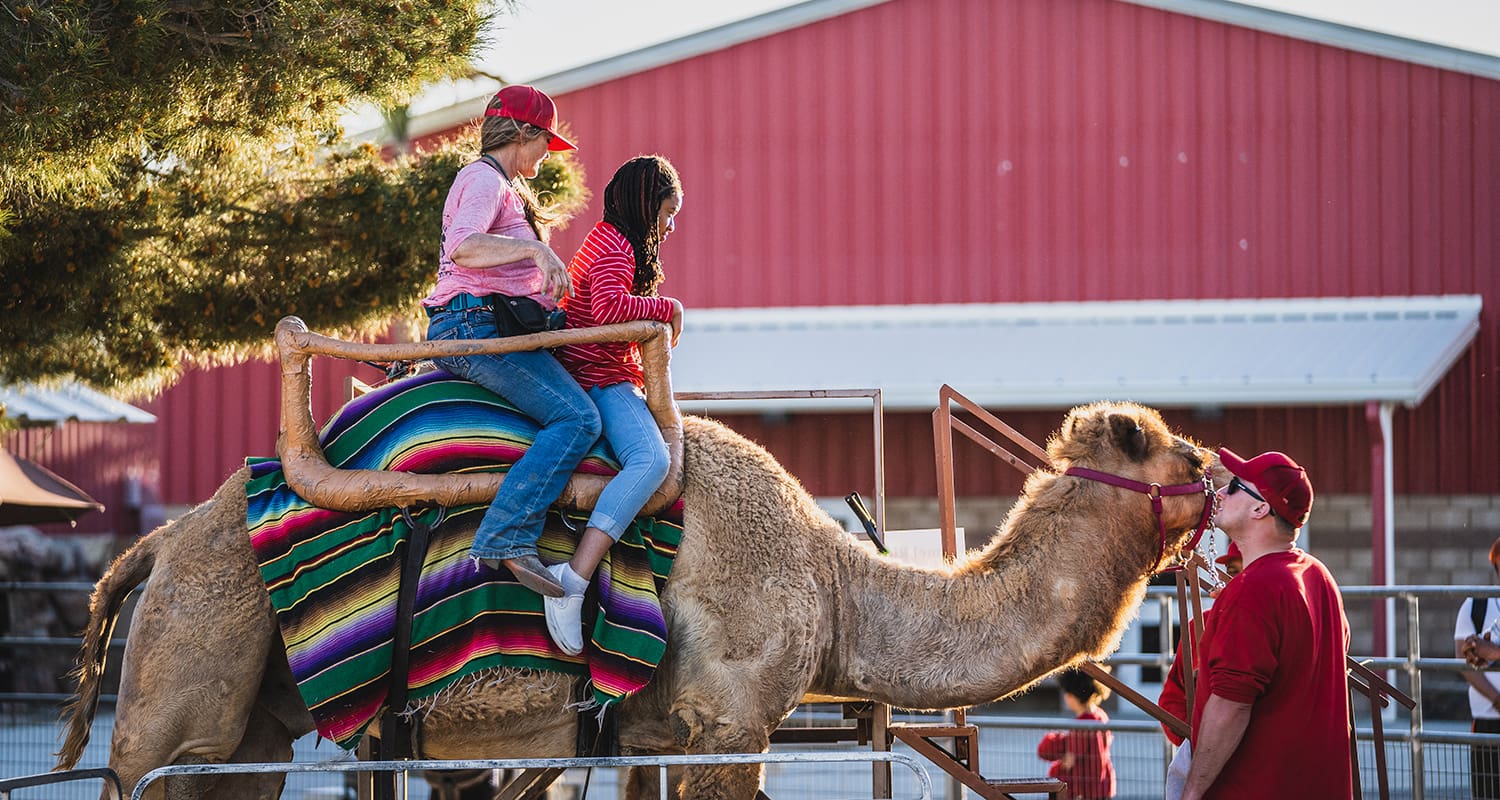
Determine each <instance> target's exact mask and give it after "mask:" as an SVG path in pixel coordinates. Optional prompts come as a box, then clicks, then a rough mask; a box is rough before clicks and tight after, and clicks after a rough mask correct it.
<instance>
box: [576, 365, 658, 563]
mask: <svg viewBox="0 0 1500 800" xmlns="http://www.w3.org/2000/svg"><path fill="white" fill-rule="evenodd" d="M589 399H591V400H593V401H594V405H595V406H597V407H598V408H599V419H600V420H602V421H603V422H604V439H605V441H608V442H609V447H610V449H611V450H613V451H615V458H618V459H619V460H620V473H619V474H618V475H616V476H614V477H613V478H610V480H609V483H608V485H606V486H605V487H604V491H602V492H600V493H599V500H598V502H597V503H595V504H594V513H593V514H591V515H589V527H591V528H598V529H599V530H601V531H604V532H605V533H607V534H609V536H610V538H611V539H614V540H615V541H619V539H620V535H621V534H623V533H624V532H625V528H626V527H628V526H629V525H630V523H631V522H632V521H634V520H635V516H636V514H639V513H640V511H641V506H643V505H645V504H646V501H647V500H649V499H651V495H652V493H654V492H655V491H656V490H657V489H659V488H661V482H662V481H663V480H665V479H666V477H667V470H668V469H670V468H671V466H672V464H671V457H670V456H669V455H668V454H667V443H666V442H664V441H662V438H661V428H659V427H657V424H656V418H655V417H652V416H651V410H650V409H649V408H647V407H646V396H645V395H643V394H641V390H640V389H638V388H636V386H635V384H632V383H615V384H611V385H609V386H595V387H594V388H592V389H589Z"/></svg>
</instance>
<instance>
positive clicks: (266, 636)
mask: <svg viewBox="0 0 1500 800" xmlns="http://www.w3.org/2000/svg"><path fill="white" fill-rule="evenodd" d="M232 483H233V481H231V484H232ZM210 502H211V503H213V504H214V506H216V507H212V508H210V507H207V506H202V507H200V508H199V510H198V511H195V512H194V513H193V514H192V515H189V517H186V518H184V519H183V520H180V521H179V522H177V523H174V524H173V525H171V526H168V527H167V528H163V529H161V530H158V531H157V532H155V533H154V534H152V535H153V536H161V537H165V541H162V542H160V543H159V544H158V547H157V554H158V555H157V560H156V565H155V568H154V569H153V571H152V575H151V578H150V580H149V581H148V583H147V585H146V590H145V592H144V593H143V594H142V596H141V599H140V601H139V603H138V604H137V607H136V611H135V615H134V618H133V621H132V624H131V629H130V632H129V635H128V637H127V639H126V646H125V665H124V669H123V671H122V673H121V677H120V694H119V703H118V705H117V707H116V716H115V730H114V737H113V742H112V745H111V748H110V759H109V764H110V767H112V768H113V769H114V770H115V772H116V773H117V774H118V775H119V776H120V779H121V780H122V781H123V782H124V783H125V786H126V787H128V788H129V787H134V785H135V783H136V782H137V781H139V780H140V778H141V776H143V775H144V774H145V773H146V772H148V771H150V770H152V769H155V768H157V767H161V766H165V765H168V764H173V763H188V762H189V761H190V760H196V761H199V762H200V763H201V762H208V763H217V762H223V761H228V760H229V759H230V758H232V757H233V756H234V755H235V753H236V751H237V750H239V749H240V747H241V741H242V740H243V739H244V738H245V731H246V726H247V724H248V723H249V722H250V721H251V718H252V715H253V714H254V713H255V707H256V700H257V697H258V695H259V693H260V690H261V687H262V679H263V677H264V676H265V673H266V664H267V658H268V656H269V654H270V650H271V647H272V643H273V642H274V641H275V638H276V637H275V632H276V627H275V618H274V616H273V614H272V612H271V604H270V599H269V598H268V596H267V595H266V590H265V586H264V584H263V583H262V582H261V578H260V572H259V570H258V569H257V567H256V562H255V554H254V552H253V551H252V550H251V548H250V542H249V538H248V537H247V536H246V535H245V527H244V508H245V506H244V492H243V489H240V490H239V491H238V492H235V491H232V490H230V489H229V487H226V490H221V491H220V493H219V495H218V496H217V497H215V499H214V500H213V501H210ZM268 714H269V715H270V716H274V711H268ZM263 719H264V717H262V716H257V722H259V721H262V720H263ZM249 747H250V748H251V749H254V750H256V751H257V752H269V751H271V750H275V749H276V748H275V747H274V746H270V745H266V744H264V743H260V742H259V741H258V740H255V741H252V742H251V743H250V745H249ZM267 748H269V750H268V749H267ZM150 796H151V797H161V796H162V794H161V790H160V786H159V785H158V786H154V787H153V792H152V794H151V795H150ZM187 796H189V797H196V796H201V794H199V795H194V794H188V795H187ZM212 796H214V797H219V796H223V795H220V794H218V793H217V792H216V793H214V794H213V795H212Z"/></svg>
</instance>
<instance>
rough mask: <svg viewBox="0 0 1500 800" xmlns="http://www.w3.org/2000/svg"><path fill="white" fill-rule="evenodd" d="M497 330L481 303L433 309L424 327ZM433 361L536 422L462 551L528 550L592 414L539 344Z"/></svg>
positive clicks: (456, 333)
mask: <svg viewBox="0 0 1500 800" xmlns="http://www.w3.org/2000/svg"><path fill="white" fill-rule="evenodd" d="M497 333H498V331H496V330H495V318H494V315H493V313H492V312H491V311H490V310H489V309H487V308H471V309H469V310H467V311H439V312H437V313H436V314H435V315H433V317H432V321H431V322H430V323H429V324H428V326H427V338H428V339H429V340H431V341H443V340H448V339H493V338H495V337H496V335H497ZM434 361H435V362H436V363H437V365H438V366H439V367H442V368H443V369H445V370H447V371H448V372H451V373H453V374H454V375H457V376H459V377H461V378H466V379H468V380H471V381H473V382H475V383H477V384H479V385H480V386H483V387H484V388H486V389H489V390H490V391H492V392H494V393H495V394H498V395H500V396H501V397H503V398H505V399H506V400H507V401H509V402H510V403H511V405H514V406H515V407H516V408H519V409H521V412H522V413H524V414H525V415H526V416H528V417H531V418H532V419H533V420H535V421H536V423H537V424H538V425H540V426H541V430H539V431H537V434H536V440H535V441H533V442H532V443H531V447H530V448H528V449H527V450H526V452H525V453H524V454H522V456H521V458H520V459H519V460H517V461H516V463H514V464H512V465H511V467H510V472H508V473H506V476H505V482H504V483H502V484H501V485H500V491H499V492H498V493H497V494H496V495H495V501H494V502H493V503H491V504H490V509H489V511H486V512H485V514H484V519H482V520H480V522H479V530H478V531H477V532H475V534H474V545H473V547H471V548H470V549H469V555H470V556H472V557H474V558H500V559H504V558H515V557H517V556H523V555H535V554H536V542H537V539H539V538H541V535H542V523H543V522H544V521H545V519H546V516H547V508H548V507H549V506H551V505H552V503H553V502H555V501H556V500H557V496H558V495H560V494H562V489H563V486H564V485H565V484H567V482H568V478H569V477H570V476H572V474H573V470H574V469H575V468H576V467H577V466H578V462H579V461H582V460H583V456H584V454H586V453H587V452H588V450H589V448H590V447H591V446H593V444H594V442H595V441H597V440H598V438H599V430H600V424H599V412H598V411H597V410H595V408H594V403H593V401H591V400H589V398H588V395H585V394H584V393H583V390H582V389H580V388H579V387H578V382H577V381H575V380H573V376H571V375H569V374H568V371H567V370H565V369H563V367H562V365H561V364H559V363H557V359H555V358H553V357H552V354H551V353H549V352H547V351H545V350H532V351H528V352H524V353H506V354H504V355H481V356H459V357H457V358H438V359H434Z"/></svg>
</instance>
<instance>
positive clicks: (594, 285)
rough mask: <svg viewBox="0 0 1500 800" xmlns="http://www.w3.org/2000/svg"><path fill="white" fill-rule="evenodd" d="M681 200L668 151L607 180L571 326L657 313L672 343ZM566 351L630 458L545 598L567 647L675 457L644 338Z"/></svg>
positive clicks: (573, 272)
mask: <svg viewBox="0 0 1500 800" xmlns="http://www.w3.org/2000/svg"><path fill="white" fill-rule="evenodd" d="M681 210H682V183H681V182H680V181H679V180H678V178H677V170H675V169H673V167H672V165H671V164H670V163H669V162H668V161H667V160H666V159H665V158H662V157H661V156H638V157H636V158H632V159H631V160H629V161H627V162H625V164H624V166H622V167H620V168H619V169H618V170H616V171H615V175H614V177H613V178H611V179H610V182H609V185H608V186H607V187H605V189H604V221H603V222H600V223H598V224H597V225H595V226H594V228H593V230H591V231H589V234H588V236H587V237H586V238H585V239H584V240H583V245H582V246H581V247H580V248H579V249H578V254H577V255H575V256H573V261H572V263H571V264H569V265H568V274H569V276H570V277H571V278H572V281H573V289H574V291H573V295H572V296H571V297H569V298H568V299H567V301H566V306H567V311H568V327H569V328H589V327H593V326H596V325H610V324H613V323H618V322H628V321H630V320H637V319H654V320H658V321H660V322H667V323H670V324H671V326H672V344H674V345H675V344H677V337H678V336H679V335H680V334H681V333H682V303H680V302H678V301H677V300H676V299H674V298H671V297H661V296H659V295H658V294H657V291H656V290H657V287H658V286H660V285H661V282H662V269H661V261H660V259H659V258H658V257H657V247H658V246H660V244H661V242H662V240H663V239H665V238H666V237H667V234H669V233H671V232H672V230H673V228H674V227H675V221H674V220H675V217H676V216H677V212H678V211H681ZM558 360H560V361H561V362H562V364H563V366H565V367H567V369H568V372H570V373H572V374H573V377H574V378H576V379H577V384H576V385H578V386H582V387H583V388H584V389H586V390H587V391H588V396H589V398H590V399H592V400H593V401H594V405H595V406H597V407H598V409H599V417H600V419H601V420H602V421H603V423H604V438H605V439H606V440H607V441H608V442H609V446H610V448H611V449H613V450H614V452H615V455H616V457H617V458H619V460H620V463H621V467H620V473H619V474H618V475H616V476H615V477H614V478H612V479H611V480H610V482H609V484H608V485H607V486H606V487H605V488H604V491H603V492H601V493H600V495H599V501H598V503H597V504H596V505H595V506H594V512H593V514H592V515H590V517H589V521H588V527H587V528H586V529H585V531H584V534H583V539H582V541H580V542H579V544H578V550H577V551H576V552H575V553H574V555H573V559H572V560H571V561H570V562H568V563H565V564H557V565H554V566H552V567H551V568H550V569H551V570H552V571H553V574H554V575H556V577H557V579H558V581H559V582H560V583H562V585H563V588H564V589H565V590H566V591H567V594H566V595H564V596H563V597H561V598H551V597H548V598H544V599H543V607H544V609H545V611H546V617H547V631H548V632H549V633H551V634H552V640H553V641H554V642H556V643H557V645H558V646H559V647H561V648H562V649H563V650H564V651H565V652H567V653H570V654H577V653H579V652H581V651H582V650H583V628H582V625H581V623H580V619H579V617H580V614H581V612H582V610H583V593H584V590H585V589H587V588H588V585H589V580H590V579H591V578H592V577H593V574H594V568H595V567H597V566H598V565H599V560H600V559H601V558H603V557H604V554H605V552H607V551H608V550H609V547H610V545H612V544H614V542H615V541H616V540H618V539H619V538H620V535H621V534H622V533H624V532H625V528H626V526H628V525H629V524H630V523H631V521H633V520H634V519H635V516H636V514H637V513H638V512H639V511H640V510H641V506H643V505H645V503H646V500H647V499H649V498H650V497H651V495H652V493H653V492H655V491H656V490H657V489H658V488H659V487H660V486H661V483H662V480H664V479H665V478H666V476H667V469H668V466H669V458H668V455H667V445H666V443H665V442H664V441H662V437H661V430H660V429H659V428H658V427H657V426H656V420H655V419H654V418H652V416H651V412H650V411H649V410H648V409H647V408H646V398H645V395H644V394H643V385H644V382H645V381H644V378H643V377H642V374H641V351H640V347H639V346H637V345H636V343H635V342H602V343H599V344H580V345H568V346H566V347H563V348H561V350H560V351H559V353H558Z"/></svg>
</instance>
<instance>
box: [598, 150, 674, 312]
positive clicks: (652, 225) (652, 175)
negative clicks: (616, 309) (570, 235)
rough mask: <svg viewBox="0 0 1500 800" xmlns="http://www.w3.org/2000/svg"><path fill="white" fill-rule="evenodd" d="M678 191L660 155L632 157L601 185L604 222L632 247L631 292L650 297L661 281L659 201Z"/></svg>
mask: <svg viewBox="0 0 1500 800" xmlns="http://www.w3.org/2000/svg"><path fill="white" fill-rule="evenodd" d="M681 193H682V181H681V179H679V178H678V177H677V169H676V168H675V167H673V166H672V162H670V161H668V160H666V159H665V158H662V157H661V156H636V157H635V158H632V159H630V160H629V161H626V162H625V163H624V164H622V165H621V166H620V168H619V169H617V170H615V175H614V177H613V178H610V179H609V185H608V186H606V187H604V221H605V222H608V223H609V224H610V225H613V226H614V227H615V229H616V230H618V231H619V232H620V233H621V234H622V235H624V237H625V239H626V241H628V242H630V247H631V248H632V249H633V250H635V283H634V285H633V286H632V288H631V292H632V293H633V294H638V295H641V296H643V297H654V296H655V295H656V289H657V287H658V286H660V285H661V282H662V271H661V259H660V258H659V257H658V256H657V252H656V250H657V246H658V245H660V244H661V236H660V234H659V233H658V232H657V230H656V218H657V215H658V214H659V213H660V212H661V204H662V203H664V202H666V200H667V199H668V198H670V197H671V196H672V195H674V194H681Z"/></svg>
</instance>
